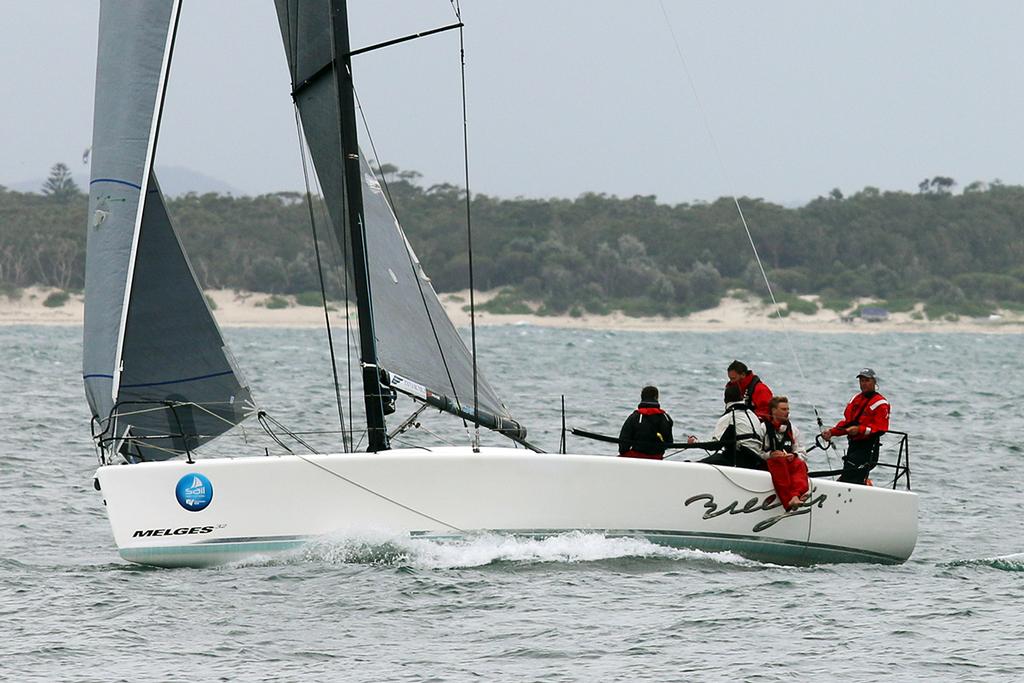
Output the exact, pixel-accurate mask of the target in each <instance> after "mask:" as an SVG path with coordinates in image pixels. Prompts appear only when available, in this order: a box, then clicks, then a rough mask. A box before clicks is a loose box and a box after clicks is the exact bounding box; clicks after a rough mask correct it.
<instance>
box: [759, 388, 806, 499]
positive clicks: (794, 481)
mask: <svg viewBox="0 0 1024 683" xmlns="http://www.w3.org/2000/svg"><path fill="white" fill-rule="evenodd" d="M770 407H771V413H772V416H771V419H770V420H768V421H767V422H766V423H765V434H764V441H763V442H762V449H763V450H762V455H761V457H763V458H764V459H765V464H766V465H767V466H768V471H769V472H770V473H771V475H772V484H773V485H774V486H775V495H776V496H777V497H778V499H779V501H780V502H781V503H782V506H783V507H784V508H786V510H792V509H793V508H795V507H797V506H798V505H800V503H801V502H802V501H803V499H804V497H805V496H806V495H807V492H808V491H809V490H810V483H809V482H808V480H807V463H806V462H805V458H806V457H807V454H806V452H804V449H803V447H802V446H801V444H800V430H798V429H797V428H796V425H795V424H793V423H792V422H790V421H789V399H788V398H786V397H785V396H773V397H772V400H771V402H770Z"/></svg>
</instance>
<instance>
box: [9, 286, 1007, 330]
mask: <svg viewBox="0 0 1024 683" xmlns="http://www.w3.org/2000/svg"><path fill="white" fill-rule="evenodd" d="M54 291H56V290H52V289H48V288H43V287H29V288H26V289H24V290H21V294H20V296H14V297H13V298H12V297H8V296H4V295H0V325H81V324H82V318H83V303H82V295H81V294H72V295H71V296H70V297H69V299H68V300H67V301H66V302H65V303H64V304H63V305H60V306H52V307H51V306H45V305H44V303H43V302H44V301H46V299H47V297H48V296H49V295H50V294H51V293H52V292H54ZM495 294H496V292H478V293H477V294H476V301H477V303H478V304H480V303H483V302H485V301H487V300H488V299H490V298H491V297H492V296H494V295H495ZM207 296H208V297H209V299H210V301H212V302H213V306H214V315H215V316H216V317H217V321H218V322H219V323H220V324H221V325H222V326H224V327H320V326H322V325H323V324H324V312H323V309H322V308H321V307H317V306H302V305H299V304H297V303H296V302H295V300H294V297H287V296H285V297H277V298H276V299H277V300H278V302H279V301H280V300H281V299H283V300H285V301H287V305H286V306H285V307H282V308H273V307H271V308H268V306H267V305H268V303H269V304H271V305H273V302H272V301H271V295H269V294H263V293H259V292H236V291H233V290H209V291H207ZM806 298H810V299H813V298H814V297H806ZM441 300H442V302H443V303H444V304H445V307H446V309H447V311H448V315H449V316H450V317H451V319H452V321H453V322H454V323H455V325H456V326H458V327H468V326H469V324H470V316H469V312H468V311H467V310H465V308H466V307H467V303H468V301H469V296H468V293H467V292H458V293H453V294H442V295H441ZM335 307H336V308H337V309H339V310H334V311H332V312H331V322H332V325H344V322H345V311H344V304H335ZM917 308H918V310H919V309H920V308H921V306H920V305H918V307H917ZM350 314H351V316H352V317H353V319H354V318H355V309H354V308H353V309H352V310H351V312H350ZM476 324H477V325H537V326H541V327H560V328H576V329H590V330H636V331H643V330H647V331H700V332H713V331H731V330H765V331H782V330H785V331H788V332H824V333H828V332H835V333H849V332H856V333H879V332H971V333H1000V334H1020V333H1024V315H1021V314H1019V313H1015V312H1011V311H999V312H998V315H997V316H993V317H991V318H961V319H960V320H957V321H950V320H934V321H932V320H915V319H913V318H912V312H906V313H892V314H890V316H889V319H888V320H885V321H882V322H867V321H864V320H861V319H859V318H858V319H854V320H852V321H844V320H843V319H842V316H840V314H839V313H837V312H835V311H832V310H827V309H819V310H818V312H817V313H815V314H814V315H803V314H799V313H794V314H792V315H789V316H787V317H786V318H784V319H783V320H782V321H781V322H780V320H779V319H778V318H777V317H776V316H774V315H773V314H772V309H771V307H770V306H766V305H764V304H763V303H762V302H761V301H760V300H759V299H756V298H753V297H748V298H737V297H733V296H730V297H727V298H725V299H723V300H722V303H721V304H719V306H717V307H716V308H713V309H708V310H706V311H700V312H698V313H693V314H691V315H688V316H686V317H680V318H662V317H632V316H627V315H623V314H622V313H619V312H616V313H612V314H610V315H589V314H585V315H582V316H579V317H573V316H570V315H557V316H540V315H523V314H512V315H498V314H494V313H488V312H478V313H477V315H476Z"/></svg>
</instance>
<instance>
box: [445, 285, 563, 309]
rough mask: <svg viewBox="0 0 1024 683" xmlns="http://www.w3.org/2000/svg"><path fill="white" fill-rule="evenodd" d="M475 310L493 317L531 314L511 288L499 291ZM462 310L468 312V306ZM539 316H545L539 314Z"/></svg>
mask: <svg viewBox="0 0 1024 683" xmlns="http://www.w3.org/2000/svg"><path fill="white" fill-rule="evenodd" d="M476 308H477V310H479V311H485V312H487V313H494V314H495V315H530V314H531V313H533V310H532V309H531V308H530V307H529V306H528V305H527V304H526V302H524V301H523V300H522V298H521V297H520V295H519V293H518V292H517V291H516V290H514V289H512V288H507V289H503V290H501V291H500V292H498V293H497V294H496V295H495V296H494V297H493V298H492V299H490V300H489V301H487V302H485V303H482V304H477V305H476ZM462 310H464V311H468V310H469V306H468V305H467V306H463V307H462ZM540 315H545V314H544V313H540Z"/></svg>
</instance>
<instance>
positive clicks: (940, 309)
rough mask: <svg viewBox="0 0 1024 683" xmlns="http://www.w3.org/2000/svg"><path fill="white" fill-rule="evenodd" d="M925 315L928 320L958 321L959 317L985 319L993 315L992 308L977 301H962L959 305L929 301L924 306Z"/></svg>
mask: <svg viewBox="0 0 1024 683" xmlns="http://www.w3.org/2000/svg"><path fill="white" fill-rule="evenodd" d="M924 312H925V315H927V316H928V319H929V320H939V319H944V320H951V321H955V320H959V319H960V316H962V315H964V316H968V317H972V318H980V317H987V316H989V315H991V314H992V313H993V309H992V306H991V305H990V304H987V303H981V302H977V301H962V302H959V303H940V302H935V301H929V302H928V303H926V304H925V305H924Z"/></svg>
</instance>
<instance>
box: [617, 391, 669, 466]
mask: <svg viewBox="0 0 1024 683" xmlns="http://www.w3.org/2000/svg"><path fill="white" fill-rule="evenodd" d="M670 443H672V418H671V417H669V415H668V413H666V412H665V411H664V410H662V409H661V404H660V403H658V387H652V386H646V387H644V388H643V389H642V390H641V391H640V405H638V406H637V407H636V410H634V411H633V412H632V413H631V414H630V416H629V417H627V418H626V421H625V422H623V423H622V429H621V430H620V431H619V456H620V457H623V458H647V459H649V460H661V459H662V457H663V456H664V455H665V446H666V445H668V444H670Z"/></svg>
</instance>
